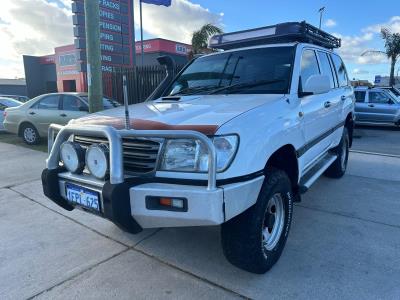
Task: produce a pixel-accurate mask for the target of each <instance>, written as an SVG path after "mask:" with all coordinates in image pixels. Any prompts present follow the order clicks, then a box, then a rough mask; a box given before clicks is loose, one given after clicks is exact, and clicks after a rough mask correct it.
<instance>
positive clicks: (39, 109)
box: [27, 94, 61, 137]
mask: <svg viewBox="0 0 400 300" xmlns="http://www.w3.org/2000/svg"><path fill="white" fill-rule="evenodd" d="M60 114H61V110H60V95H59V94H50V95H47V96H44V97H43V98H41V99H40V100H39V101H38V102H36V103H35V104H34V105H32V106H31V107H30V108H29V109H28V110H27V119H28V120H29V121H30V122H31V123H32V124H33V125H34V126H35V127H36V129H37V130H38V131H39V135H40V136H42V137H47V130H48V128H49V125H50V124H52V123H56V124H59V122H58V121H59V118H60Z"/></svg>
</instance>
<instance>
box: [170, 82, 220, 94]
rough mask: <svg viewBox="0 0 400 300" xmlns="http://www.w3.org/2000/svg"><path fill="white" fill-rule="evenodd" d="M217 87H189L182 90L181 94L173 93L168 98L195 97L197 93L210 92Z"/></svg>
mask: <svg viewBox="0 0 400 300" xmlns="http://www.w3.org/2000/svg"><path fill="white" fill-rule="evenodd" d="M216 87H217V86H216V85H206V86H196V87H187V88H184V89H183V90H180V91H179V92H176V93H173V94H170V95H168V96H167V97H173V96H179V95H182V96H189V95H195V94H197V93H200V92H203V91H208V90H210V89H214V88H216Z"/></svg>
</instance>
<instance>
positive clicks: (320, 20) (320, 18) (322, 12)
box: [318, 6, 325, 29]
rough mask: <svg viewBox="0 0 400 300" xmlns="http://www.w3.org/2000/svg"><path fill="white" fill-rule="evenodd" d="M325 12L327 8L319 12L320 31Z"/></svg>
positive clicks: (323, 7)
mask: <svg viewBox="0 0 400 300" xmlns="http://www.w3.org/2000/svg"><path fill="white" fill-rule="evenodd" d="M324 11H325V6H322V7H321V8H320V9H319V10H318V12H319V29H321V27H322V15H323V14H324Z"/></svg>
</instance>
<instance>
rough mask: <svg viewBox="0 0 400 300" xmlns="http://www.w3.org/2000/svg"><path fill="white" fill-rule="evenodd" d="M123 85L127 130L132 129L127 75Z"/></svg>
mask: <svg viewBox="0 0 400 300" xmlns="http://www.w3.org/2000/svg"><path fill="white" fill-rule="evenodd" d="M122 85H123V90H124V106H125V129H126V130H129V129H131V122H130V120H129V107H128V87H127V86H126V75H123V76H122Z"/></svg>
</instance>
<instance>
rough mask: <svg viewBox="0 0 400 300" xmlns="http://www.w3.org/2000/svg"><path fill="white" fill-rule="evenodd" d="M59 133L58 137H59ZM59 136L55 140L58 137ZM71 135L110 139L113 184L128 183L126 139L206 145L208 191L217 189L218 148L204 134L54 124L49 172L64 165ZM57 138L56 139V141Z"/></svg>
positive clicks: (50, 139) (48, 160)
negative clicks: (62, 151) (179, 140)
mask: <svg viewBox="0 0 400 300" xmlns="http://www.w3.org/2000/svg"><path fill="white" fill-rule="evenodd" d="M57 132H58V133H57ZM56 133H57V136H56V137H55V134H56ZM71 134H82V135H88V136H99V135H100V136H102V137H105V138H107V139H108V141H109V148H110V182H111V183H112V184H119V183H122V182H124V161H123V153H122V138H124V137H142V138H165V139H176V138H183V139H194V140H198V141H200V142H202V143H203V144H204V146H206V148H207V150H208V183H207V189H208V190H215V189H216V184H217V183H216V181H217V180H216V179H217V155H216V151H215V147H214V144H213V143H212V142H211V140H210V139H209V138H208V137H207V136H206V135H204V134H202V133H200V132H197V131H191V130H126V129H123V130H117V129H115V128H113V127H111V126H97V125H84V126H82V125H79V126H78V125H74V124H70V125H66V126H64V127H63V126H60V125H56V124H51V125H50V127H49V143H48V150H49V157H48V158H47V160H46V166H47V168H48V169H50V170H52V169H57V168H58V167H59V161H60V146H61V144H62V143H63V142H65V141H66V140H68V138H69V137H70V136H71ZM54 137H55V139H54Z"/></svg>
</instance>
